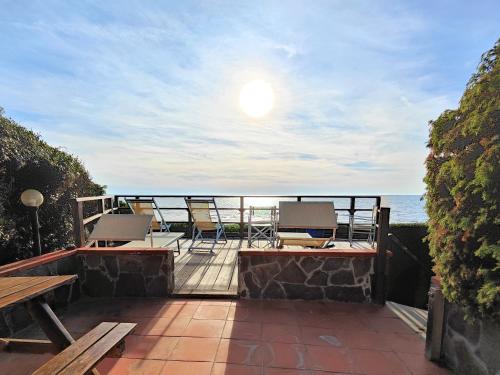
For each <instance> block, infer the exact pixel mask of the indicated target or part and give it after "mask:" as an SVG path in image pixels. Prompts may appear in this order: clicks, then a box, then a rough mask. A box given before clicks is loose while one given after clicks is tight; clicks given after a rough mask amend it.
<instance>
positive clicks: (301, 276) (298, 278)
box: [275, 261, 307, 284]
mask: <svg viewBox="0 0 500 375" xmlns="http://www.w3.org/2000/svg"><path fill="white" fill-rule="evenodd" d="M306 279H307V276H306V274H305V273H304V271H302V269H301V268H300V267H299V266H298V265H297V263H295V262H293V261H292V262H290V263H288V264H287V265H286V266H285V268H283V269H282V270H281V272H280V273H278V274H277V275H276V277H275V280H277V281H280V282H286V283H291V284H304V282H305V281H306Z"/></svg>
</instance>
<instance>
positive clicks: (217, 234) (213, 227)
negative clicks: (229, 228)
mask: <svg viewBox="0 0 500 375" xmlns="http://www.w3.org/2000/svg"><path fill="white" fill-rule="evenodd" d="M184 200H185V201H186V206H187V208H188V210H189V213H190V215H191V218H192V219H193V233H192V237H191V239H192V242H191V245H190V246H189V249H188V251H192V250H193V249H200V250H206V249H207V248H206V247H203V246H195V242H196V241H199V242H201V243H202V244H203V243H212V247H211V248H210V252H211V253H213V251H214V248H215V245H216V244H217V243H218V242H219V240H222V241H224V242H226V243H227V237H226V232H225V230H224V224H222V220H221V218H220V214H219V210H218V209H217V204H216V203H215V199H214V198H203V199H201V198H196V199H190V198H184ZM211 211H215V213H216V215H215V218H216V221H214V220H213V218H212V215H211ZM207 232H208V233H213V235H212V237H206V234H208V233H207ZM221 237H223V238H221Z"/></svg>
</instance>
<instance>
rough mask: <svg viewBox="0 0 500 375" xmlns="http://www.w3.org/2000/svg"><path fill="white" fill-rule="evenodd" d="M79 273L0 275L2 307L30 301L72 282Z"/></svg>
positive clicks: (0, 305) (0, 301)
mask: <svg viewBox="0 0 500 375" xmlns="http://www.w3.org/2000/svg"><path fill="white" fill-rule="evenodd" d="M77 277H78V276H77V275H64V276H12V277H0V309H3V308H4V307H7V306H10V305H13V304H16V303H21V302H26V301H29V300H30V299H33V298H35V297H38V296H40V295H42V294H45V293H47V292H49V291H51V290H52V289H55V288H57V287H59V286H61V285H65V284H71V283H73V282H74V281H75V280H76V279H77Z"/></svg>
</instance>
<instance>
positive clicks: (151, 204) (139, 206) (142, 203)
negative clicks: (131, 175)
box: [125, 198, 170, 231]
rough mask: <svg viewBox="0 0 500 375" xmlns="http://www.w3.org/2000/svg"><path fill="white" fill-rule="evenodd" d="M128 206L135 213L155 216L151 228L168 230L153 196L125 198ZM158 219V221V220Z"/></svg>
mask: <svg viewBox="0 0 500 375" xmlns="http://www.w3.org/2000/svg"><path fill="white" fill-rule="evenodd" d="M125 201H126V202H127V204H128V206H129V207H130V209H131V210H132V212H133V213H134V214H135V215H153V217H154V218H155V219H154V220H153V223H152V225H151V227H152V228H153V230H159V231H162V230H164V229H165V230H166V231H169V229H170V228H169V227H170V226H169V225H167V224H166V222H165V219H164V218H163V215H162V213H161V210H160V209H159V206H158V204H157V203H156V200H155V199H154V198H143V199H130V198H127V199H125ZM158 219H159V221H158Z"/></svg>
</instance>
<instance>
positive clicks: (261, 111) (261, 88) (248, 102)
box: [240, 80, 274, 118]
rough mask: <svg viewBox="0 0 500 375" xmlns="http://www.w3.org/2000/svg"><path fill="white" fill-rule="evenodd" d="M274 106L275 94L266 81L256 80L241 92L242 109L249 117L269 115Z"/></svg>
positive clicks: (246, 85) (245, 86)
mask: <svg viewBox="0 0 500 375" xmlns="http://www.w3.org/2000/svg"><path fill="white" fill-rule="evenodd" d="M273 105H274V92H273V89H272V87H271V85H269V83H267V82H266V81H263V80H255V81H251V82H248V83H247V84H245V85H244V86H243V87H242V89H241V92H240V107H241V109H242V110H243V112H245V113H246V114H247V115H248V116H250V117H253V118H259V117H262V116H264V115H267V114H268V113H269V111H271V109H272V108H273Z"/></svg>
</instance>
